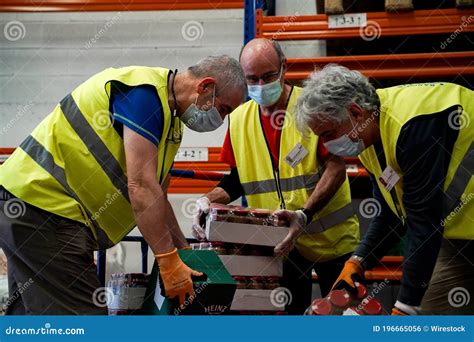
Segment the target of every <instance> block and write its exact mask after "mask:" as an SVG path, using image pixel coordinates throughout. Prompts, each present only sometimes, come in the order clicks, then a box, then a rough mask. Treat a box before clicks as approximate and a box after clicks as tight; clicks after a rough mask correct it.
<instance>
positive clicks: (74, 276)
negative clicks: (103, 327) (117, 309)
mask: <svg viewBox="0 0 474 342" xmlns="http://www.w3.org/2000/svg"><path fill="white" fill-rule="evenodd" d="M94 246H95V240H94V237H93V235H92V232H91V230H90V229H89V228H88V227H87V226H85V225H84V224H82V223H79V222H76V221H72V220H69V219H66V218H63V217H60V216H57V215H54V214H52V213H49V212H46V211H44V210H41V209H38V208H36V207H33V206H31V205H28V204H26V203H24V202H23V201H21V200H20V199H18V198H15V197H13V195H11V194H10V193H8V192H6V191H5V190H4V189H3V188H1V187H0V247H1V248H2V249H3V251H4V252H5V255H6V256H7V267H8V287H9V300H8V301H7V307H6V314H7V315H8V314H10V315H24V314H32V315H74V314H89V315H102V314H106V313H107V308H106V306H105V304H104V299H103V298H101V297H100V296H101V295H103V293H102V294H99V293H98V292H97V291H96V290H97V289H98V288H99V287H100V283H99V280H98V278H97V273H96V272H97V269H96V265H95V264H94V256H93V251H94Z"/></svg>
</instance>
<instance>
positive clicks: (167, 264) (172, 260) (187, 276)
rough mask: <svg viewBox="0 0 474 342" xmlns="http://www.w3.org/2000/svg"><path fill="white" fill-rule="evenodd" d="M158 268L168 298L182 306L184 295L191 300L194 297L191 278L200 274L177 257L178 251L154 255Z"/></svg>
mask: <svg viewBox="0 0 474 342" xmlns="http://www.w3.org/2000/svg"><path fill="white" fill-rule="evenodd" d="M155 257H156V260H157V262H158V265H159V266H160V275H161V279H162V280H163V284H164V286H165V295H166V297H168V298H174V297H176V296H177V297H178V298H179V304H180V305H183V304H184V302H185V301H186V295H188V296H189V297H190V298H191V299H190V301H191V302H192V298H193V297H194V288H193V281H192V279H191V276H196V277H199V276H202V272H197V271H194V270H192V269H191V268H189V267H188V266H186V265H185V264H184V262H183V261H182V260H181V258H180V257H179V255H178V250H177V249H176V248H175V249H174V250H173V251H171V252H169V253H165V254H157V255H155Z"/></svg>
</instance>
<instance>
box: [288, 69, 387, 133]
mask: <svg viewBox="0 0 474 342" xmlns="http://www.w3.org/2000/svg"><path fill="white" fill-rule="evenodd" d="M351 103H356V104H358V105H359V106H360V107H361V108H363V109H365V110H368V111H373V110H376V109H377V108H378V105H379V99H378V96H377V94H376V92H375V88H374V86H373V85H372V84H370V82H369V80H368V78H367V77H365V76H364V75H362V74H361V73H360V72H358V71H356V70H350V69H348V68H346V67H343V66H341V65H337V64H328V65H326V66H325V67H324V68H323V69H321V70H318V71H314V72H313V73H312V74H311V76H310V77H309V79H308V80H306V82H305V87H304V89H303V91H302V93H301V95H300V97H299V98H298V103H297V111H296V112H297V114H296V122H297V126H298V128H299V129H300V130H301V131H302V132H307V130H308V125H309V124H311V123H314V122H317V121H319V122H320V121H333V122H337V123H341V122H343V121H345V120H346V119H347V117H348V110H347V107H348V106H349V105H350V104H351Z"/></svg>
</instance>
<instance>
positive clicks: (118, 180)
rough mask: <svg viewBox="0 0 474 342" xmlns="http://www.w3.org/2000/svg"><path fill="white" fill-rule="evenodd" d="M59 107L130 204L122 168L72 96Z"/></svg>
mask: <svg viewBox="0 0 474 342" xmlns="http://www.w3.org/2000/svg"><path fill="white" fill-rule="evenodd" d="M60 105H61V110H62V112H63V114H64V116H65V117H66V119H67V121H68V122H69V124H70V125H71V126H72V128H73V129H74V130H75V131H76V133H77V135H78V136H79V137H80V138H81V140H82V141H83V142H84V144H85V145H86V146H87V148H88V149H89V151H90V153H91V154H92V155H93V156H94V158H95V160H96V161H97V163H98V164H99V165H100V167H101V168H102V169H103V170H104V172H105V173H106V174H107V176H108V177H109V179H110V181H111V182H112V184H113V185H114V186H115V187H116V188H117V189H119V190H120V191H121V193H122V195H123V196H124V197H125V198H126V199H127V200H128V201H129V202H130V199H129V198H128V187H127V177H126V176H125V174H124V172H123V170H122V167H121V166H120V164H119V162H118V161H117V159H115V157H114V156H113V155H112V153H110V151H109V149H108V148H107V146H105V144H104V143H103V142H102V140H101V139H100V137H99V136H98V135H97V133H96V132H95V131H94V129H93V128H92V127H91V126H90V125H89V122H88V121H87V120H86V118H85V117H84V115H83V114H82V112H81V110H80V109H79V107H78V106H77V104H76V101H74V98H73V97H72V95H71V94H69V95H67V96H66V97H65V98H64V99H63V100H62V101H61V103H60Z"/></svg>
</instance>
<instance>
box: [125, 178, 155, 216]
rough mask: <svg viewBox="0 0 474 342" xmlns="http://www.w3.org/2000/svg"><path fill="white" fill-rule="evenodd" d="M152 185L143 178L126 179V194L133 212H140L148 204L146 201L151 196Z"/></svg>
mask: <svg viewBox="0 0 474 342" xmlns="http://www.w3.org/2000/svg"><path fill="white" fill-rule="evenodd" d="M152 189H153V185H152V184H149V182H147V181H146V180H143V179H129V180H128V196H129V198H130V203H131V205H132V208H133V210H134V211H135V212H142V211H143V210H145V208H147V207H148V206H149V205H148V204H147V202H148V201H149V200H150V199H151V198H152V196H151V194H152Z"/></svg>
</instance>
